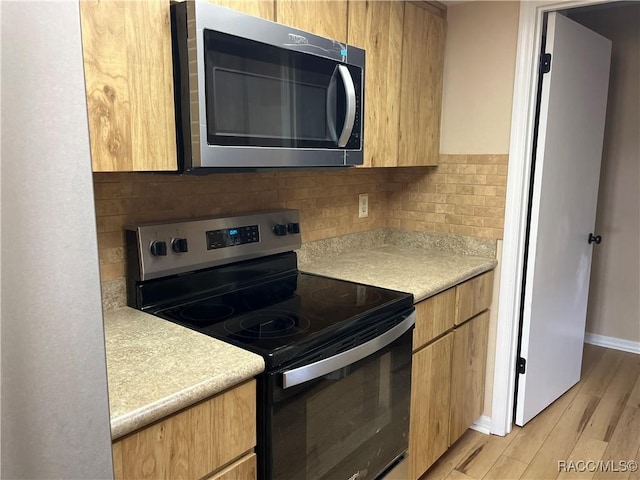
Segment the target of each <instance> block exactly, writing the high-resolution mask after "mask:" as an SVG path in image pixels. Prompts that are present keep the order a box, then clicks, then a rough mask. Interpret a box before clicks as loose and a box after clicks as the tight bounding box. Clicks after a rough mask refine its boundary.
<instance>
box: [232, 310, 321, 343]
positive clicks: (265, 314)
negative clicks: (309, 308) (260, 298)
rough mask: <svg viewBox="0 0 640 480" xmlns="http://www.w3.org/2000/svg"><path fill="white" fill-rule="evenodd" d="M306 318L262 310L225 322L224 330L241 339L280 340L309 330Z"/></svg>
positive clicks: (308, 322)
mask: <svg viewBox="0 0 640 480" xmlns="http://www.w3.org/2000/svg"><path fill="white" fill-rule="evenodd" d="M310 323H311V322H310V321H309V319H308V318H306V317H304V316H302V315H299V314H294V313H289V312H283V311H279V310H262V311H260V312H256V313H251V314H248V315H245V316H244V317H242V318H240V319H232V320H227V321H226V322H225V324H224V327H225V330H227V331H228V332H229V333H231V334H233V335H237V336H239V337H243V338H253V339H262V338H280V337H286V336H289V335H295V334H298V333H301V332H304V331H305V330H306V329H307V328H309V325H310Z"/></svg>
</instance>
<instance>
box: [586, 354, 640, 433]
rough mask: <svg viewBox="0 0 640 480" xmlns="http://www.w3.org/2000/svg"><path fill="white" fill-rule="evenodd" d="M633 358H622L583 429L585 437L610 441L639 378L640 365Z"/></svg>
mask: <svg viewBox="0 0 640 480" xmlns="http://www.w3.org/2000/svg"><path fill="white" fill-rule="evenodd" d="M635 357H637V356H636V355H634V356H625V357H623V360H622V362H621V363H620V365H619V366H618V368H617V370H616V371H615V373H614V374H613V378H612V380H611V382H610V383H609V387H608V388H607V390H606V391H605V393H604V395H603V396H602V401H601V402H600V404H599V405H598V408H596V411H595V412H594V414H593V417H591V420H590V421H589V424H588V425H587V427H586V428H585V431H584V434H585V435H587V436H589V437H591V438H595V439H597V440H603V441H605V442H608V441H609V440H610V439H611V435H613V432H614V430H615V429H616V425H617V424H618V420H620V416H621V415H622V412H623V410H624V408H625V406H626V405H627V402H628V400H629V397H630V395H631V391H632V389H633V387H634V384H635V383H636V382H637V380H638V379H639V378H640V363H638V359H637V358H635Z"/></svg>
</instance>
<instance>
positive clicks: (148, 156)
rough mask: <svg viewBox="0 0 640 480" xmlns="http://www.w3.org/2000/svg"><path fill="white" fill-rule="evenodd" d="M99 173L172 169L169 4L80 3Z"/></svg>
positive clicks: (153, 0) (162, 0)
mask: <svg viewBox="0 0 640 480" xmlns="http://www.w3.org/2000/svg"><path fill="white" fill-rule="evenodd" d="M80 15H81V26H82V50H83V56H84V72H85V82H86V94H87V107H88V114H89V138H90V143H91V160H92V164H93V170H94V171H96V172H114V171H143V170H176V169H177V167H178V164H177V154H176V128H175V118H174V99H173V67H172V63H171V62H172V59H171V23H170V20H169V2H168V0H145V1H141V2H129V1H102V2H98V1H82V2H80Z"/></svg>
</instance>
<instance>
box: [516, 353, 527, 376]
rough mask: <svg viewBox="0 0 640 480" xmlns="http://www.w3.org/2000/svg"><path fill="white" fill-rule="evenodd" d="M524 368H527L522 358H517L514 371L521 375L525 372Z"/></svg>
mask: <svg viewBox="0 0 640 480" xmlns="http://www.w3.org/2000/svg"><path fill="white" fill-rule="evenodd" d="M526 368H527V361H526V360H525V359H524V358H522V357H518V364H517V367H516V371H517V372H518V373H521V374H522V373H524V372H525V370H526Z"/></svg>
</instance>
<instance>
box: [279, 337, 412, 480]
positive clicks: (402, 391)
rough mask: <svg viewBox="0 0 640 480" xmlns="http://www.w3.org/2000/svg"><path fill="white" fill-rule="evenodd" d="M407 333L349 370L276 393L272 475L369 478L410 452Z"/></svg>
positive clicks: (312, 479) (283, 479) (316, 479)
mask: <svg viewBox="0 0 640 480" xmlns="http://www.w3.org/2000/svg"><path fill="white" fill-rule="evenodd" d="M411 338H412V332H411V331H409V332H407V333H405V334H404V335H402V336H401V337H400V338H398V339H397V340H396V341H395V342H393V343H392V344H390V345H389V346H387V347H386V348H384V349H383V350H381V351H379V352H376V353H375V354H373V355H371V356H369V357H367V358H365V359H363V360H361V361H359V362H357V363H354V364H352V365H350V366H348V367H345V368H342V369H340V370H336V371H334V372H332V373H330V374H328V375H325V376H323V377H320V378H318V379H316V380H311V381H309V382H306V383H304V384H301V385H298V386H295V387H291V388H288V389H282V388H276V389H275V390H274V395H273V400H274V403H273V404H272V407H271V411H272V418H271V425H272V434H271V439H270V441H271V447H272V451H271V458H272V460H273V463H272V467H273V469H272V475H271V478H273V479H274V480H290V479H293V478H295V479H301V480H302V479H306V480H321V479H327V480H328V479H345V480H346V479H349V478H355V477H353V476H354V475H355V474H358V476H357V478H358V480H363V479H373V478H375V477H376V476H377V475H378V474H379V473H380V472H381V471H382V470H384V469H385V468H386V467H387V466H388V465H389V463H390V462H392V461H393V460H394V459H396V458H397V457H398V456H399V455H401V454H402V453H403V452H405V451H406V449H407V444H408V431H409V401H410V390H411Z"/></svg>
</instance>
